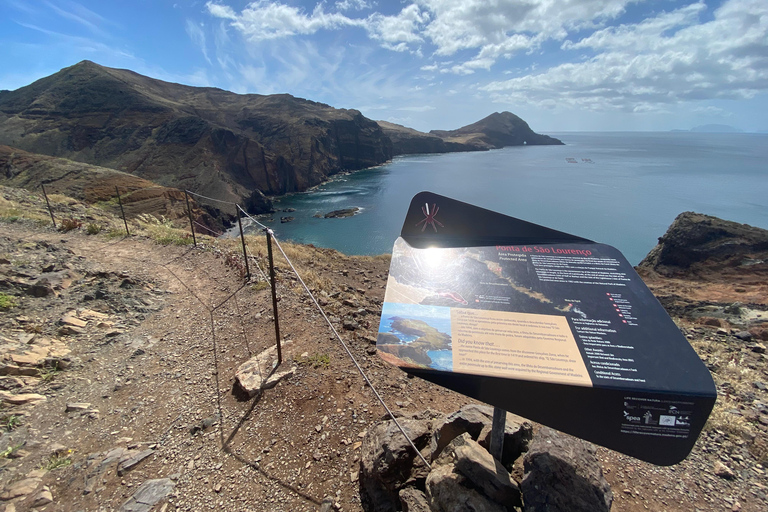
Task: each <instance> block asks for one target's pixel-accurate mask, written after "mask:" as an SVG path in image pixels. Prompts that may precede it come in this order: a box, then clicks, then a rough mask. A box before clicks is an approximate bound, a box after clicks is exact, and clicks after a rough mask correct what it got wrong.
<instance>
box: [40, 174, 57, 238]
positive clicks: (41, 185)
mask: <svg viewBox="0 0 768 512" xmlns="http://www.w3.org/2000/svg"><path fill="white" fill-rule="evenodd" d="M40 188H42V189H43V197H44V198H45V204H47V205H48V213H50V214H51V222H53V229H56V219H54V218H53V210H52V209H51V203H49V202H48V194H46V193H45V185H43V184H42V183H41V184H40Z"/></svg>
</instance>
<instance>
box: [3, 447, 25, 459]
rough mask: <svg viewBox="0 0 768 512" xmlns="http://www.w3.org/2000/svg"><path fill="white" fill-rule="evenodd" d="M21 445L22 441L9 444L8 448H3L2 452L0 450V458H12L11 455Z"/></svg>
mask: <svg viewBox="0 0 768 512" xmlns="http://www.w3.org/2000/svg"><path fill="white" fill-rule="evenodd" d="M22 446H24V443H19V444H16V445H13V446H9V447H8V448H6V449H5V450H3V451H2V452H0V458H3V459H12V458H13V455H14V454H15V453H16V452H17V451H19V449H20V448H21V447H22Z"/></svg>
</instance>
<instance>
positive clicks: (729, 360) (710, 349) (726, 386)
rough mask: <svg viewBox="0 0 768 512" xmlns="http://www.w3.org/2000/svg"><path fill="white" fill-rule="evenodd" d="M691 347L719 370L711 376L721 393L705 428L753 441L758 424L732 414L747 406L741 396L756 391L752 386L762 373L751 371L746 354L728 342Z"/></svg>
mask: <svg viewBox="0 0 768 512" xmlns="http://www.w3.org/2000/svg"><path fill="white" fill-rule="evenodd" d="M691 345H692V346H693V348H694V350H696V352H697V353H698V354H700V355H701V356H703V357H705V358H706V361H707V362H708V363H709V364H710V365H714V367H716V370H715V371H713V372H712V377H713V378H714V380H715V384H716V385H717V387H718V390H719V391H721V392H719V393H718V396H717V402H716V403H715V408H714V409H713V410H712V414H711V415H710V416H709V419H708V420H707V424H706V426H705V427H704V428H705V429H707V430H712V429H716V430H720V431H723V432H726V433H729V434H733V435H735V436H738V437H740V438H742V439H750V438H754V436H755V435H756V433H757V431H756V428H755V425H754V424H753V423H752V422H751V421H750V420H749V419H747V418H745V417H744V416H742V415H740V414H734V413H733V412H731V411H738V410H741V408H742V406H743V405H744V404H743V403H742V401H741V397H743V396H745V395H747V394H748V393H751V392H752V391H753V388H752V383H753V382H755V381H758V380H761V378H762V376H761V372H759V371H757V370H754V369H752V368H750V367H749V366H748V364H747V361H746V358H747V354H745V353H743V352H741V350H739V349H738V348H736V347H734V346H733V345H731V344H730V343H728V342H717V341H703V340H698V341H693V342H692V343H691Z"/></svg>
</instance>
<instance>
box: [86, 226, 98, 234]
mask: <svg viewBox="0 0 768 512" xmlns="http://www.w3.org/2000/svg"><path fill="white" fill-rule="evenodd" d="M85 232H86V233H88V234H89V235H98V234H99V233H101V226H99V225H98V224H88V225H87V226H86V227H85Z"/></svg>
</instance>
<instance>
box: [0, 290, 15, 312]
mask: <svg viewBox="0 0 768 512" xmlns="http://www.w3.org/2000/svg"><path fill="white" fill-rule="evenodd" d="M16 305H17V303H16V299H15V298H14V297H13V296H12V295H8V294H6V293H2V292H0V309H10V308H12V307H15V306H16Z"/></svg>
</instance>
